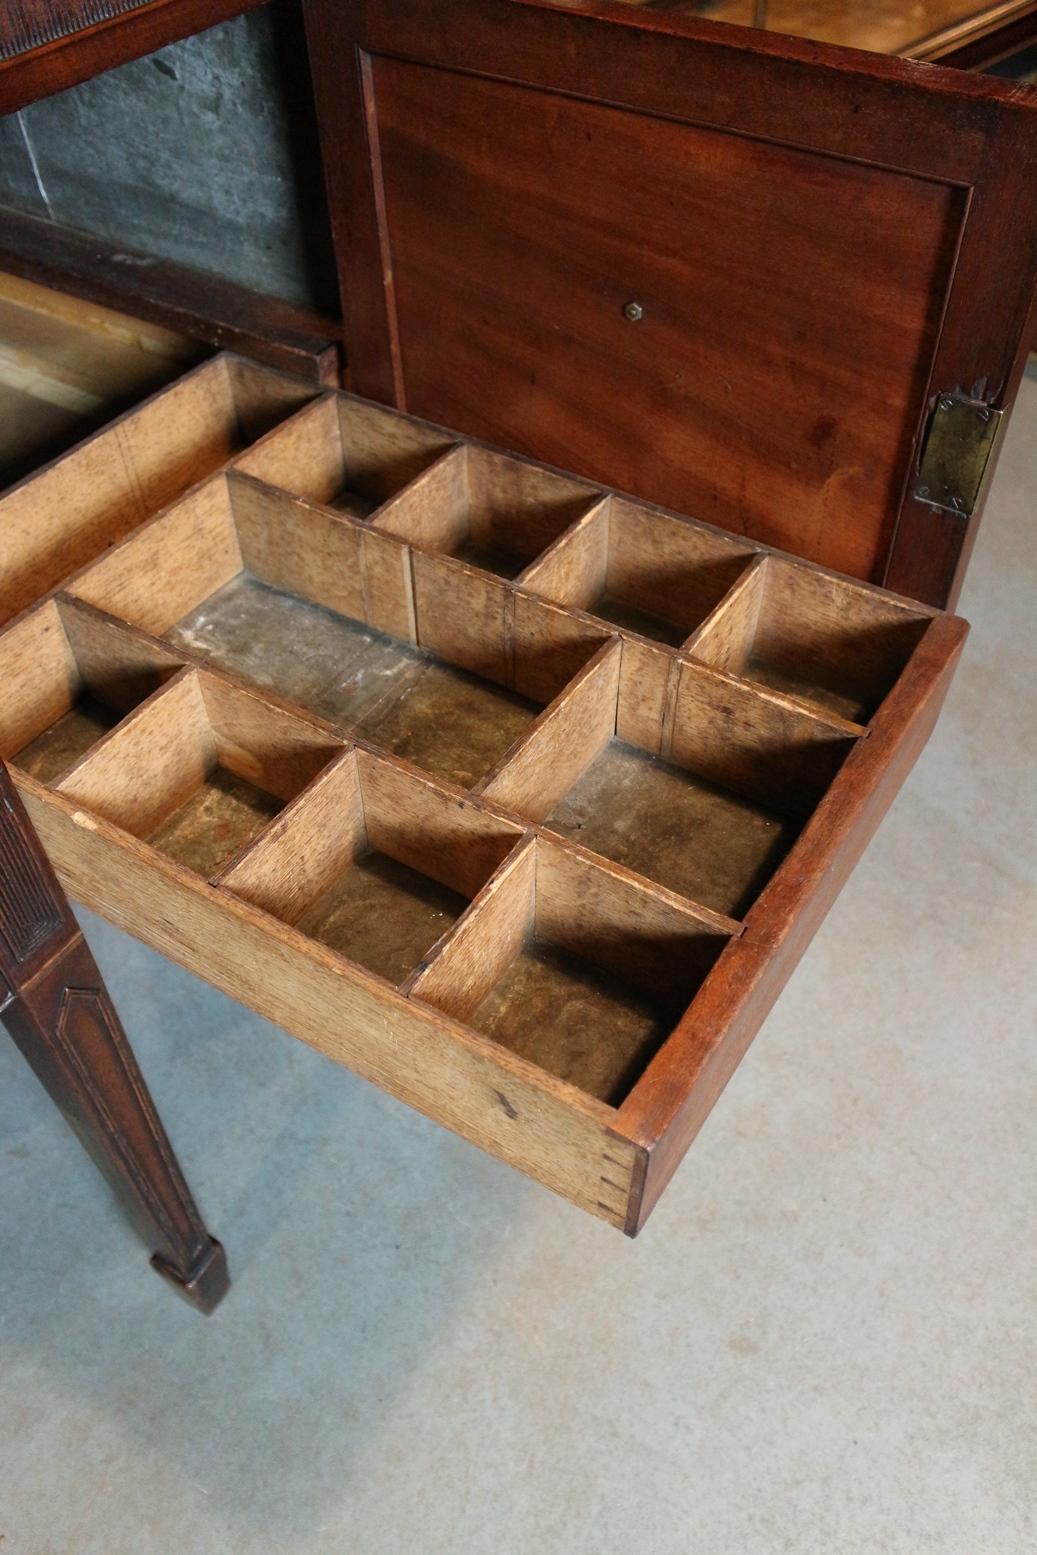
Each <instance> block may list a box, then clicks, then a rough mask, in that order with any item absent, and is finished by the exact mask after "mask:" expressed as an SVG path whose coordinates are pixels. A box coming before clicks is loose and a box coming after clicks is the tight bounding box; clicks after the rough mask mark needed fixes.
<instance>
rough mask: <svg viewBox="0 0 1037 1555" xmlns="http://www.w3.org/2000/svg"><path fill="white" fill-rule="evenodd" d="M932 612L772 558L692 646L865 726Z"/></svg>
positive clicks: (710, 659)
mask: <svg viewBox="0 0 1037 1555" xmlns="http://www.w3.org/2000/svg"><path fill="white" fill-rule="evenodd" d="M930 619H931V616H930V614H929V613H928V612H926V611H922V610H918V609H914V608H912V606H911V605H910V604H909V603H908V602H907V601H906V600H905V601H900V600H896V599H893V598H892V597H890V596H889V595H882V594H878V593H876V591H875V590H873V589H867V588H862V587H860V586H859V585H857V584H854V583H851V582H850V581H849V580H848V579H845V578H837V577H835V576H833V575H831V574H826V573H823V572H820V571H818V570H817V569H816V568H810V567H801V566H797V565H795V564H794V563H792V562H789V561H783V560H782V559H781V558H779V557H777V556H767V557H763V558H761V559H760V561H759V562H758V563H757V565H756V566H755V567H754V569H753V570H752V573H751V575H750V576H749V577H747V578H746V579H745V586H744V587H743V588H740V589H738V590H736V591H734V592H733V593H732V595H731V596H730V597H729V598H728V599H727V600H725V601H724V602H723V603H722V604H721V605H720V606H719V608H718V609H717V610H716V611H715V613H714V614H713V616H712V617H711V618H710V619H709V620H708V621H706V622H705V623H704V625H703V626H702V627H701V629H700V630H699V631H697V632H696V633H695V634H694V636H693V637H692V638H691V640H690V641H689V642H688V643H687V644H686V647H687V650H688V652H689V653H692V654H693V655H694V656H695V657H696V658H697V659H702V660H704V661H705V662H706V663H707V664H713V665H715V666H717V667H718V668H720V669H724V670H728V671H729V672H730V673H732V674H735V675H739V676H741V677H743V678H744V679H746V680H750V681H753V682H757V683H760V684H762V685H766V686H771V687H773V688H775V689H777V690H779V691H785V692H788V693H789V694H790V695H792V696H794V697H797V698H800V699H802V700H804V701H806V702H808V703H811V704H813V705H816V706H818V707H820V708H821V709H823V710H825V711H826V712H829V713H834V714H836V715H838V716H840V717H842V718H845V719H849V720H852V721H853V722H855V723H864V722H866V721H867V720H868V719H869V718H871V716H872V715H873V714H874V713H875V712H876V711H877V709H878V707H879V705H880V704H881V702H882V701H883V699H884V698H885V697H886V696H887V695H888V693H889V692H890V691H891V690H892V689H893V685H894V683H895V681H896V679H897V677H898V676H899V674H900V673H901V671H902V670H903V669H904V667H905V665H906V664H907V662H908V660H909V659H910V657H911V655H912V653H913V652H914V650H915V648H916V647H917V646H918V644H919V642H920V641H921V638H922V634H923V632H924V631H925V629H926V627H927V625H928V623H929V621H930Z"/></svg>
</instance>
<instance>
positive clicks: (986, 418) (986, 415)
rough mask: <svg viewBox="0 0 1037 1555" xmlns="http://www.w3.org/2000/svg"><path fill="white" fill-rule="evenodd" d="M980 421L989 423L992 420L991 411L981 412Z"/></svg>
mask: <svg viewBox="0 0 1037 1555" xmlns="http://www.w3.org/2000/svg"><path fill="white" fill-rule="evenodd" d="M979 419H980V421H989V420H990V412H989V410H981V411H980V413H979Z"/></svg>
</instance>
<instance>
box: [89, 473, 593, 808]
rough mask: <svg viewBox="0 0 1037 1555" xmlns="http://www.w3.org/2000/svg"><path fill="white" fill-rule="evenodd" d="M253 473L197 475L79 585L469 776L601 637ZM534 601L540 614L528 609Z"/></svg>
mask: <svg viewBox="0 0 1037 1555" xmlns="http://www.w3.org/2000/svg"><path fill="white" fill-rule="evenodd" d="M414 564H415V565H414V570H413V579H412V572H411V566H410V556H409V553H408V552H407V549H406V547H405V546H403V545H402V544H401V543H400V542H399V541H398V540H396V539H395V538H393V537H392V536H390V535H385V534H380V533H378V532H377V531H376V530H374V529H373V528H372V527H371V526H370V525H367V524H362V523H359V522H357V521H355V520H351V519H346V518H341V517H338V516H336V515H334V514H331V513H327V512H325V511H324V510H323V509H319V508H314V507H310V506H308V505H306V504H304V503H301V502H299V501H297V500H295V499H293V498H291V497H289V496H287V495H286V494H284V493H282V492H280V491H275V490H273V489H272V488H270V487H267V486H264V485H260V484H259V483H258V482H256V481H253V480H249V479H247V478H245V477H240V476H239V477H236V478H230V479H220V480H217V481H214V482H210V483H209V484H208V485H207V486H205V487H201V488H199V489H198V490H197V491H196V492H194V493H193V494H192V495H191V497H190V498H188V499H187V500H185V502H184V503H182V504H181V505H180V506H179V507H177V508H174V509H171V510H170V511H169V512H168V513H166V514H165V515H163V517H162V518H161V519H159V520H158V521H156V523H154V524H153V525H151V526H149V527H148V528H147V529H146V530H143V531H141V532H140V533H139V534H137V535H135V536H133V537H132V538H131V539H130V540H129V541H127V542H126V543H125V544H124V545H123V546H122V547H120V548H119V549H118V550H116V551H114V552H112V553H111V554H110V555H109V556H107V557H106V558H105V559H104V560H103V561H101V562H99V563H98V564H97V565H96V566H95V567H93V568H91V569H90V570H89V571H88V572H86V573H84V574H83V575H82V576H81V577H80V578H79V579H77V580H76V583H75V585H74V588H75V592H76V594H77V595H78V596H79V597H82V598H85V599H88V600H90V601H91V602H93V603H96V604H99V605H103V606H104V607H105V608H106V609H108V610H110V611H111V612H112V613H114V614H116V615H118V616H120V617H122V618H123V619H127V620H130V621H132V622H134V623H135V624H137V625H140V626H141V627H143V628H145V629H146V630H148V631H151V632H154V633H157V634H162V635H164V636H165V637H166V638H167V639H168V640H169V641H170V642H172V643H174V644H176V646H177V648H178V649H180V650H182V651H183V653H184V654H185V656H188V657H192V658H196V659H202V660H204V661H205V662H207V663H209V664H211V665H213V666H214V667H217V668H220V669H223V670H226V671H229V672H231V673H234V674H236V675H238V676H240V677H242V678H243V679H245V680H248V681H250V682H252V683H253V684H255V685H258V686H262V687H264V688H266V689H270V690H275V691H276V692H277V693H278V694H279V695H281V696H283V697H285V698H286V699H287V700H289V701H291V702H293V703H295V704H297V705H298V706H300V707H303V708H305V709H307V710H308V711H310V712H313V713H316V714H317V715H318V716H319V717H321V718H324V719H327V720H328V722H330V723H333V724H335V725H336V726H338V727H340V728H342V729H346V730H350V731H351V732H354V733H357V734H359V735H362V736H363V737H364V738H365V739H367V740H369V741H371V742H372V743H373V744H376V745H380V746H382V747H383V748H384V749H386V750H389V751H392V752H393V753H395V754H397V755H399V756H402V757H405V758H406V759H407V760H409V761H413V762H414V763H415V764H416V765H418V766H422V767H425V768H426V769H427V770H429V771H432V772H435V773H436V774H438V775H439V776H441V777H446V778H448V779H450V780H451V781H452V782H456V783H459V784H461V785H462V786H463V787H471V786H473V785H474V784H476V783H478V782H479V781H480V780H481V779H482V778H483V777H485V776H486V774H487V773H489V772H491V771H492V770H493V769H494V767H495V766H496V765H497V764H498V763H499V762H500V761H501V759H502V758H503V757H504V756H505V754H506V752H507V751H508V750H509V749H510V747H511V746H512V745H513V744H514V743H515V741H516V740H518V739H519V738H520V737H522V736H523V734H524V733H525V732H526V731H527V730H528V729H529V727H530V726H531V725H532V724H533V722H534V721H535V720H536V718H537V717H538V716H539V714H540V713H541V711H542V709H543V707H544V706H545V704H547V703H549V702H550V701H551V700H552V698H553V697H554V696H555V695H557V693H558V691H559V690H560V689H561V687H562V685H563V684H564V683H565V680H566V679H567V678H570V677H571V676H572V675H574V674H576V673H577V671H578V670H579V669H580V668H581V667H582V665H583V664H584V663H586V662H587V660H589V659H590V658H591V657H592V656H593V654H594V653H595V652H596V650H597V649H598V648H599V647H600V646H601V644H602V643H603V642H604V641H606V638H605V636H604V634H603V633H600V632H596V631H595V630H594V629H593V628H592V627H589V626H588V625H587V623H586V622H582V621H580V620H579V619H578V618H571V617H567V616H566V614H565V612H559V611H558V610H557V607H553V606H550V605H547V604H546V603H541V602H540V601H536V600H533V601H527V602H525V605H526V608H524V611H523V612H522V614H521V619H519V615H518V613H517V607H516V606H515V605H514V604H513V597H512V595H511V594H510V592H509V591H508V590H507V589H506V587H505V585H504V584H503V583H500V582H499V581H498V580H496V579H493V578H489V577H486V576H484V575H482V574H480V573H478V572H475V571H474V570H471V569H458V570H456V571H454V570H451V571H449V572H446V571H444V564H443V563H442V561H441V560H440V559H439V558H435V557H418V556H415V557H414ZM530 611H531V612H532V613H530Z"/></svg>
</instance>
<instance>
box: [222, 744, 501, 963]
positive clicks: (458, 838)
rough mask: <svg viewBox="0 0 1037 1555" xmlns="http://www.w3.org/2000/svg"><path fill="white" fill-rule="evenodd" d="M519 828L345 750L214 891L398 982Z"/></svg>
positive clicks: (385, 764) (488, 873)
mask: <svg viewBox="0 0 1037 1555" xmlns="http://www.w3.org/2000/svg"><path fill="white" fill-rule="evenodd" d="M522 836H523V832H522V829H521V827H519V826H516V825H513V824H512V823H511V822H509V821H506V820H504V819H502V818H499V817H497V816H495V815H493V814H492V813H491V812H488V811H485V810H483V809H481V808H480V807H479V806H478V805H477V804H476V803H473V802H471V801H462V802H460V803H459V802H458V800H457V797H456V795H454V794H451V793H448V792H446V791H444V790H442V789H440V788H439V787H438V786H437V785H436V784H434V783H432V782H431V781H430V780H429V779H426V778H422V777H418V776H416V775H414V774H412V773H409V772H406V771H404V770H402V769H401V768H399V767H397V766H395V765H394V764H393V763H391V762H387V761H384V760H383V759H381V758H380V757H378V756H375V755H372V754H371V753H370V752H369V751H364V750H355V751H350V752H349V753H347V754H346V755H345V756H344V757H343V758H342V759H341V760H340V761H338V762H336V763H335V765H334V766H333V767H331V768H330V769H329V770H328V771H327V772H326V773H324V774H323V776H322V777H321V778H319V779H318V781H317V782H316V783H315V784H314V785H313V786H312V787H311V788H310V789H309V790H308V791H307V793H306V794H305V795H304V796H303V797H302V799H300V800H299V801H298V803H296V804H295V805H293V806H291V807H290V808H289V809H288V810H286V811H285V813H284V814H283V816H282V817H281V818H280V819H279V820H278V822H277V823H276V824H275V825H274V826H272V827H270V828H269V830H268V831H267V832H266V833H265V834H264V836H263V837H262V838H261V839H260V841H259V842H258V843H257V844H256V846H255V847H254V848H252V849H251V850H250V852H249V853H247V854H246V855H245V856H244V857H243V858H242V859H240V860H239V861H238V862H237V863H236V864H235V865H234V867H233V868H232V869H231V870H229V871H228V873H227V874H226V875H225V876H224V879H223V881H222V884H223V885H224V886H225V887H226V888H227V889H228V890H232V891H234V892H235V893H236V894H237V895H238V896H242V897H244V898H245V899H246V900H247V901H249V902H251V903H252V904H253V905H254V906H257V907H262V908H263V909H264V910H265V911H266V912H269V913H271V914H273V916H274V917H277V918H280V919H281V920H282V921H283V922H285V923H289V924H293V925H294V926H295V927H296V928H297V929H299V931H300V932H301V933H303V934H306V935H308V936H309V937H310V938H311V939H315V940H318V941H319V942H320V943H321V944H323V945H326V946H327V947H328V948H329V949H331V950H334V951H337V952H338V953H339V954H340V955H343V956H345V957H347V958H348V959H349V960H351V961H353V962H356V963H357V964H358V965H360V966H363V967H365V968H366V969H367V970H368V971H369V972H374V973H375V974H376V975H377V976H379V977H383V978H385V979H386V980H387V981H388V982H390V983H392V984H394V985H399V984H400V983H402V982H404V981H405V980H406V979H407V978H408V977H409V976H410V975H411V974H412V973H413V972H414V971H415V969H416V968H418V967H419V966H420V965H421V964H422V963H423V961H424V959H425V957H426V956H427V955H428V953H429V952H430V951H431V949H432V947H433V946H434V945H435V944H436V943H437V942H438V941H439V940H440V939H441V938H442V936H443V935H444V934H445V933H447V932H448V930H449V929H450V928H451V926H452V925H453V924H454V923H455V922H456V921H457V919H458V918H459V917H460V916H461V914H462V913H463V912H464V911H465V910H466V908H467V907H468V904H469V902H470V901H471V899H472V898H473V897H474V896H475V895H476V894H477V893H478V892H479V891H480V890H481V889H482V888H483V886H484V885H485V884H486V882H487V880H489V878H490V877H491V875H492V874H493V872H494V870H496V869H497V868H498V867H499V865H500V864H501V863H502V862H503V860H504V858H505V857H506V856H507V854H508V853H509V852H510V851H511V849H512V848H513V847H514V846H515V844H516V843H517V842H519V841H520V840H521V838H522Z"/></svg>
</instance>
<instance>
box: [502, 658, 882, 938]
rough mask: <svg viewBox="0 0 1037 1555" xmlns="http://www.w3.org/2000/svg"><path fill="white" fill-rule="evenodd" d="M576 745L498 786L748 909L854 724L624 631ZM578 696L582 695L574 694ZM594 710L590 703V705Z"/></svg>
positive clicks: (729, 905) (639, 865)
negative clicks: (521, 785) (531, 774)
mask: <svg viewBox="0 0 1037 1555" xmlns="http://www.w3.org/2000/svg"><path fill="white" fill-rule="evenodd" d="M580 689H581V691H583V693H584V695H585V698H586V700H587V702H588V704H589V703H590V701H591V700H592V699H593V701H594V703H595V704H596V708H595V713H594V716H593V718H591V717H590V716H585V717H584V718H583V720H582V727H583V731H584V733H583V738H582V739H581V740H580V742H579V744H578V745H577V746H576V747H575V749H574V748H573V747H572V746H571V745H570V746H566V745H561V746H560V747H559V749H558V750H557V752H556V753H554V754H553V756H548V757H547V758H546V759H544V760H542V761H541V762H540V763H539V766H538V770H537V773H536V783H535V785H532V784H530V785H528V786H527V787H526V788H525V789H524V790H520V789H518V788H517V787H513V786H511V784H512V778H511V773H510V772H509V770H508V769H507V768H505V769H504V770H503V771H502V772H501V773H500V774H499V777H498V779H497V781H496V782H495V783H494V784H492V785H488V786H487V789H486V792H487V793H488V794H490V796H491V797H493V798H495V799H496V800H497V801H498V802H499V803H502V804H508V805H509V806H510V807H511V808H514V809H515V810H516V811H517V812H518V813H519V814H521V815H525V816H526V817H528V819H530V820H534V821H538V822H540V823H541V824H542V825H543V826H544V827H545V828H547V829H548V830H550V831H552V832H555V833H557V834H558V835H560V836H563V837H566V838H568V839H569V840H571V841H573V842H576V843H578V844H579V845H580V846H581V847H583V848H586V849H588V850H589V851H591V852H593V853H596V854H599V855H601V856H602V857H605V858H609V859H612V860H613V861H614V862H615V863H617V864H621V865H623V866H624V867H625V868H627V869H630V870H633V871H634V872H635V873H637V874H638V875H642V876H644V877H645V878H646V879H648V880H651V881H654V882H655V883H656V884H658V885H661V886H664V887H666V888H667V889H668V890H670V891H673V892H675V893H677V894H678V895H680V896H682V897H684V898H686V899H687V900H689V901H693V902H697V903H701V904H702V905H703V906H705V907H708V908H709V909H711V910H712V911H714V912H717V913H722V914H725V915H726V916H728V917H730V918H740V917H742V916H743V914H744V913H745V912H746V911H747V910H748V908H749V907H750V906H751V904H752V902H753V901H754V900H755V898H756V896H757V895H758V894H759V892H760V891H761V890H762V889H763V887H764V886H765V885H766V883H767V881H768V880H769V879H770V877H771V875H772V874H773V873H774V871H775V869H776V868H777V867H778V865H779V864H780V863H781V861H782V859H783V858H784V857H785V855H786V854H787V853H788V851H789V849H790V848H791V846H792V844H793V843H794V842H795V840H796V838H797V837H798V835H799V833H800V831H801V830H802V827H803V824H804V822H805V820H806V819H807V817H808V816H809V814H810V813H811V811H812V810H813V808H814V806H815V805H816V804H817V802H818V801H819V800H820V798H821V796H822V795H823V793H824V791H825V789H826V788H827V787H828V784H829V783H830V782H831V780H832V778H833V777H834V776H835V773H836V772H837V770H838V768H839V766H840V765H841V764H842V761H843V759H844V758H845V756H846V755H847V754H848V752H849V750H850V749H851V748H852V746H853V744H854V735H853V733H852V732H848V731H847V729H846V728H845V726H843V725H842V724H841V723H839V724H836V723H833V722H831V721H829V720H827V719H825V718H822V717H819V716H817V715H815V714H813V713H810V712H808V711H807V710H806V709H803V710H800V709H797V708H792V707H786V706H784V705H782V704H781V703H780V702H779V701H776V700H775V699H773V698H770V697H768V696H766V695H765V694H763V693H761V692H758V691H756V690H754V689H753V688H752V687H750V686H747V685H741V684H739V683H738V682H737V681H732V680H729V679H727V678H725V677H723V676H720V675H717V674H715V673H713V672H712V671H710V670H708V669H705V668H704V667H703V666H701V665H697V664H694V663H690V662H687V661H684V660H682V659H680V658H674V656H673V655H671V654H669V653H668V652H667V651H666V650H664V649H662V648H656V647H654V646H649V645H647V644H640V643H634V642H624V643H623V650H622V662H621V666H620V672H619V675H618V677H614V678H607V677H606V676H605V675H604V674H600V675H599V676H598V678H597V680H596V682H595V683H594V684H593V685H590V683H589V675H588V676H585V677H584V679H583V681H582V682H581V686H580ZM567 694H568V693H567ZM588 710H589V709H588Z"/></svg>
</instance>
